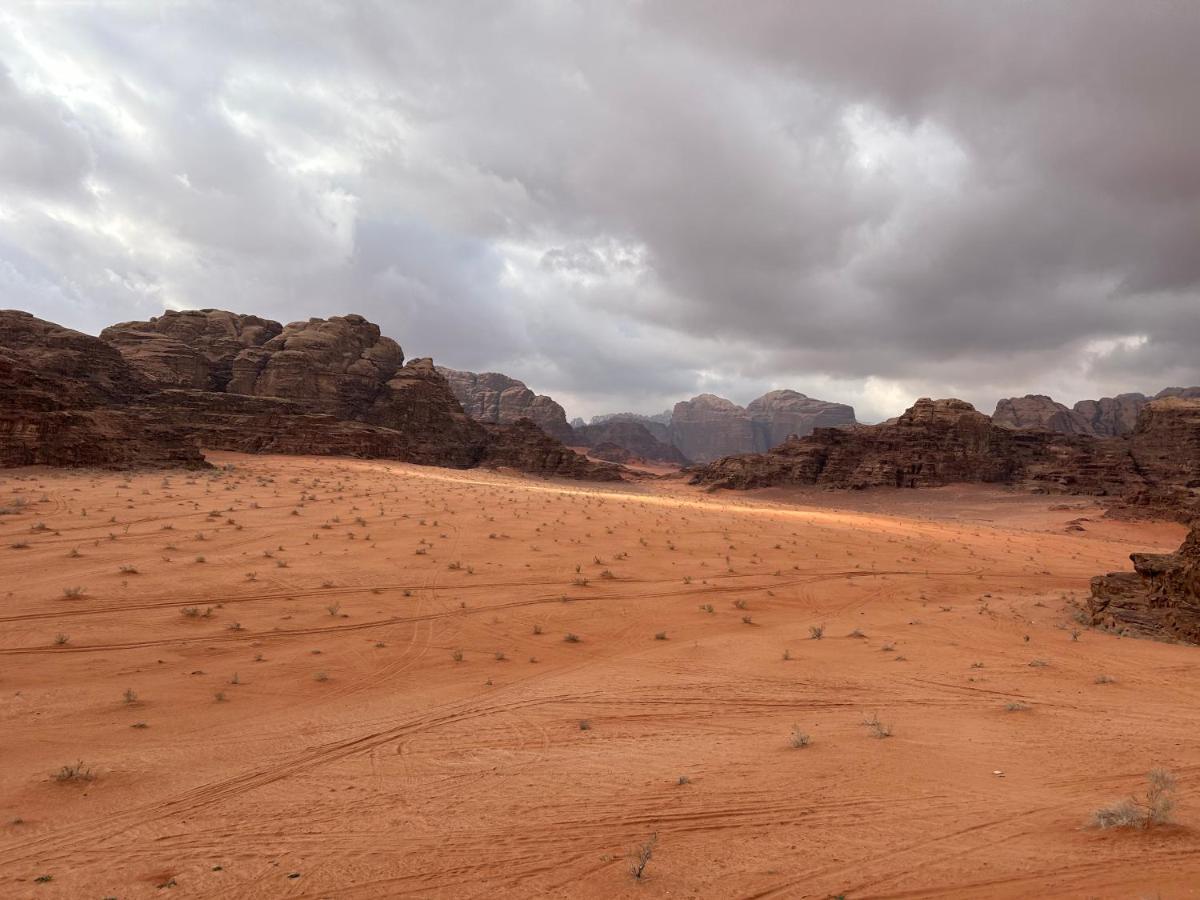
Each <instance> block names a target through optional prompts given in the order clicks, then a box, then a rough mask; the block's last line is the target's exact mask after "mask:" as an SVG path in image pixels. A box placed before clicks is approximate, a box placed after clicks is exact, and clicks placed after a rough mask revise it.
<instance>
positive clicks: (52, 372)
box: [0, 310, 205, 468]
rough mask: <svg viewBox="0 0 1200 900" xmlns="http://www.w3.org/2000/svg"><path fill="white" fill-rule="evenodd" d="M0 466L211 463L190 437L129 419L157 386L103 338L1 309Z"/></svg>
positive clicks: (118, 466)
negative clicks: (132, 407) (133, 405)
mask: <svg viewBox="0 0 1200 900" xmlns="http://www.w3.org/2000/svg"><path fill="white" fill-rule="evenodd" d="M0 386H2V388H0V466H27V465H50V466H100V467H107V468H132V467H138V466H187V467H192V468H199V467H202V466H203V465H205V463H204V457H203V456H202V455H201V453H200V451H199V450H198V449H197V447H196V446H195V444H194V442H193V441H191V440H189V439H188V437H187V435H186V434H185V433H184V432H181V431H179V430H178V429H173V428H171V427H169V426H167V425H164V424H163V423H161V422H155V421H143V420H141V419H139V418H138V417H136V416H132V415H130V414H129V413H128V412H127V411H126V410H125V408H124V407H125V404H127V403H129V402H131V401H133V400H136V399H138V398H141V397H145V396H147V395H148V394H150V393H151V392H152V390H153V389H152V386H151V385H150V384H149V383H148V382H147V381H146V380H145V379H144V378H142V377H141V376H140V375H139V374H138V373H137V372H135V371H134V370H133V369H132V368H131V367H130V366H129V364H128V363H127V362H126V361H125V359H124V358H123V357H122V356H121V355H120V354H119V353H117V352H116V351H115V350H114V349H113V348H112V347H110V346H109V345H108V344H106V343H104V342H103V341H101V340H99V339H98V338H94V337H91V336H89V335H86V334H81V333H80V332H78V331H72V330H71V329H69V328H63V327H62V326H60V325H55V324H54V323H52V322H46V321H43V320H41V319H38V318H35V317H34V316H32V315H30V314H29V313H26V312H19V311H16V310H5V311H0Z"/></svg>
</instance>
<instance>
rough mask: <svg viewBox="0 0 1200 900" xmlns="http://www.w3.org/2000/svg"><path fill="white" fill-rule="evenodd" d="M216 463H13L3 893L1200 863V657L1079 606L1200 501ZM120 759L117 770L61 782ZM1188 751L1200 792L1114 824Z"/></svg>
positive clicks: (760, 879)
mask: <svg viewBox="0 0 1200 900" xmlns="http://www.w3.org/2000/svg"><path fill="white" fill-rule="evenodd" d="M210 459H212V460H213V461H214V462H216V463H218V464H220V465H223V466H225V467H226V468H225V469H223V470H220V471H217V472H213V473H203V474H198V475H195V476H189V475H187V474H178V473H176V474H172V475H170V476H168V477H166V478H164V476H163V475H162V474H161V473H146V474H136V475H133V476H132V477H129V478H126V477H125V476H123V475H114V474H97V473H92V472H61V471H48V470H23V471H17V472H8V473H4V474H3V475H2V476H0V506H5V505H7V504H9V503H11V501H12V500H13V498H15V497H23V498H25V499H26V500H27V501H28V505H27V506H26V507H25V509H24V510H23V511H20V512H19V513H17V514H15V515H6V516H2V517H0V576H2V583H0V599H2V600H3V606H2V607H0V715H2V717H3V719H2V726H3V727H2V731H0V759H2V760H3V765H2V766H0V895H3V896H5V897H46V898H52V897H64V898H65V897H69V898H97V900H98V898H101V897H120V898H122V900H124V898H133V897H152V896H153V897H162V896H171V897H217V896H220V897H262V898H275V897H309V898H322V897H337V898H357V897H394V896H414V897H481V898H482V897H488V898H492V897H496V896H514V897H531V896H537V895H549V896H560V897H566V896H585V897H666V896H671V897H745V898H750V897H826V896H829V895H833V894H839V893H844V894H845V895H846V896H847V897H852V898H865V897H901V896H903V897H916V896H922V897H923V896H940V897H955V898H958V897H985V896H986V897H991V896H1006V897H1028V896H1040V897H1046V896H1069V897H1136V896H1143V895H1153V894H1155V893H1158V894H1159V895H1161V896H1163V897H1180V896H1190V895H1191V892H1193V891H1194V887H1193V886H1194V885H1197V884H1200V842H1198V841H1197V838H1196V830H1195V829H1196V828H1197V826H1200V743H1198V742H1197V740H1196V734H1197V724H1198V721H1200V720H1198V718H1197V712H1196V711H1197V709H1198V708H1200V680H1198V679H1197V677H1196V675H1197V672H1198V671H1200V649H1198V648H1195V647H1185V646H1175V645H1169V644H1165V643H1157V642H1153V641H1148V640H1133V639H1123V638H1119V637H1116V636H1113V635H1108V634H1101V633H1096V632H1091V631H1084V632H1083V633H1081V634H1079V635H1078V640H1073V639H1072V634H1071V631H1072V629H1073V628H1074V627H1075V625H1074V622H1073V619H1072V615H1071V613H1072V610H1071V599H1072V598H1081V597H1082V596H1084V595H1085V593H1086V590H1087V583H1088V579H1089V578H1090V577H1091V576H1092V575H1094V574H1096V573H1100V572H1105V571H1108V570H1112V569H1118V568H1123V567H1125V566H1126V565H1127V560H1126V556H1127V554H1128V553H1129V552H1130V551H1131V550H1134V549H1164V550H1165V549H1171V548H1174V547H1175V546H1176V545H1177V544H1178V543H1179V541H1180V539H1181V537H1182V535H1183V529H1182V528H1181V527H1179V526H1173V525H1166V524H1162V525H1146V524H1136V525H1134V524H1125V523H1118V522H1111V521H1107V520H1102V519H1100V518H1099V512H1098V510H1097V509H1096V508H1095V507H1092V506H1090V505H1088V504H1086V503H1085V504H1084V506H1085V507H1086V508H1083V509H1080V508H1073V509H1066V510H1063V509H1059V510H1051V509H1050V507H1051V506H1053V505H1056V504H1057V503H1062V502H1063V501H1062V499H1061V498H1047V497H1032V496H1020V495H1014V494H1000V493H990V492H987V491H982V490H965V489H962V490H949V489H947V490H941V491H929V492H907V493H904V494H888V493H886V492H885V493H871V494H862V495H848V494H828V493H815V494H785V493H782V492H775V493H773V494H757V495H755V494H750V495H746V494H724V493H721V494H704V493H701V492H699V491H696V490H695V489H692V488H688V487H686V486H683V485H682V484H680V483H679V482H648V483H645V484H641V485H636V486H628V487H622V486H617V487H601V488H595V487H589V486H582V485H578V484H561V483H556V482H546V481H536V480H530V479H525V478H520V477H510V476H505V475H496V474H490V473H484V472H478V471H476V472H453V471H448V470H442V469H428V468H420V467H414V466H405V465H398V464H390V463H385V462H380V461H349V460H329V459H311V458H285V457H268V456H260V457H253V456H241V455H237V454H224V453H214V454H211V455H210ZM1067 502H1068V505H1070V504H1071V503H1072V502H1074V503H1075V505H1078V502H1077V501H1067ZM839 507H840V508H839ZM85 510H86V515H85V514H84V511H85ZM1080 517H1084V518H1086V519H1087V521H1085V522H1084V523H1083V525H1084V528H1085V529H1086V530H1085V531H1083V532H1082V533H1067V532H1066V531H1065V530H1064V529H1065V526H1066V524H1067V523H1068V522H1069V521H1071V520H1073V519H1077V518H1080ZM38 523H43V524H44V526H45V528H44V529H42V528H41V527H40V526H39V525H38ZM21 544H27V545H28V546H20V545H21ZM12 545H17V546H16V547H13V546H12ZM73 548H75V549H77V551H78V556H72V555H70V552H71V551H72V549H73ZM200 558H203V560H204V561H203V562H200V561H198V560H199V559H200ZM122 566H131V567H133V568H134V569H135V570H136V573H135V572H132V571H126V572H122V571H120V568H121V567H122ZM76 587H78V588H82V589H83V593H82V595H81V596H78V597H76V598H69V597H67V596H66V594H65V592H64V589H70V588H76ZM735 603H741V604H744V606H745V608H744V609H743V608H740V606H735ZM708 604H711V608H712V611H711V612H708V611H705V610H704V609H703V608H702V607H704V606H705V605H708ZM189 607H195V608H196V612H197V615H195V616H194V617H191V616H188V615H186V614H184V612H183V611H184V610H185V609H187V608H189ZM209 607H211V608H212V610H211V614H210V615H208V616H205V615H204V611H205V610H206V609H207V608H209ZM744 617H749V618H748V622H744V621H743V618H744ZM822 624H823V625H824V627H825V630H824V638H823V639H822V640H814V639H811V638H810V634H809V626H811V625H822ZM535 629H540V631H541V633H540V634H538V633H535ZM856 629H858V630H859V631H860V632H861V633H862V634H863V636H861V637H859V636H850V635H851V633H852V632H854V631H855V630H856ZM658 632H665V633H666V634H665V636H666V640H656V639H655V635H656V633H658ZM59 634H61V635H63V636H65V638H66V643H64V644H61V645H56V643H55V641H56V635H59ZM567 634H574V635H577V636H578V637H579V638H580V640H579V641H578V642H572V641H568V640H565V639H564V636H565V635H567ZM456 651H461V655H462V659H461V661H455V659H454V655H455V653H456ZM785 651H788V652H789V653H790V657H791V658H790V659H787V660H785V659H784V658H783V657H784V652H785ZM1034 660H1045V661H1046V663H1047V665H1044V666H1031V665H1030V663H1031V662H1033V661H1034ZM1102 673H1103V674H1106V675H1109V676H1111V677H1112V678H1114V679H1116V680H1115V682H1114V683H1110V684H1097V683H1096V682H1095V679H1096V677H1097V676H1098V675H1100V674H1102ZM127 689H131V690H132V691H133V692H134V693H135V694H136V698H134V699H133V700H132V702H127V701H126V700H125V699H124V698H123V694H124V692H125V691H126V690H127ZM218 694H220V695H221V696H222V697H223V698H224V699H222V700H219V699H217V696H218ZM1014 699H1016V700H1020V701H1022V702H1024V703H1026V704H1028V705H1029V707H1030V708H1029V709H1028V710H1025V711H1018V712H1010V711H1006V709H1005V704H1006V703H1008V702H1009V701H1011V700H1014ZM873 714H877V715H878V717H879V719H880V720H881V721H882V722H884V723H886V724H890V726H891V728H892V735H891V737H887V738H876V737H872V736H871V734H870V731H869V729H868V728H866V727H864V725H863V724H862V722H863V720H864V718H865V717H868V716H871V715H873ZM585 720H586V722H587V723H590V728H587V729H583V728H581V722H582V721H585ZM138 723H144V726H145V727H132V726H135V725H136V724H138ZM794 725H795V726H799V728H800V729H801V730H802V731H804V732H807V733H808V734H809V735H810V736H811V744H810V745H809V746H808V747H806V748H804V749H794V748H792V747H791V746H790V742H789V739H790V735H791V733H792V730H793V726H794ZM78 760H82V761H83V762H84V764H85V766H90V767H91V768H92V772H93V774H94V776H95V777H94V779H93V780H90V781H78V782H66V783H63V782H59V781H56V780H55V779H54V778H53V777H52V774H53V773H54V772H55V771H56V770H58V769H59V768H60V767H61V766H63V765H64V764H68V763H75V762H76V761H78ZM1154 766H1163V767H1166V768H1169V769H1171V770H1172V771H1174V772H1175V773H1176V774H1177V775H1178V777H1179V779H1180V800H1181V803H1180V808H1179V810H1178V814H1177V821H1178V824H1177V825H1173V826H1166V827H1162V828H1157V829H1153V830H1151V831H1148V832H1130V831H1106V832H1100V831H1096V830H1094V829H1091V828H1088V827H1086V826H1087V820H1088V818H1089V815H1090V813H1091V812H1092V811H1093V810H1094V809H1096V808H1097V807H1098V806H1100V805H1102V804H1105V803H1108V802H1111V801H1113V800H1118V799H1120V798H1121V797H1122V796H1124V795H1125V794H1127V793H1128V792H1131V791H1133V790H1135V789H1137V788H1138V787H1139V785H1140V783H1141V780H1142V777H1143V775H1144V773H1145V772H1146V771H1147V770H1148V769H1150V768H1151V767H1154ZM995 770H1000V771H1002V772H1003V777H1000V776H997V775H996V774H994V771H995ZM680 776H687V777H688V779H690V783H684V784H680V783H679V781H680ZM655 832H656V833H657V835H658V840H657V845H656V847H655V851H654V856H653V859H652V860H651V861H650V863H649V864H648V865H647V867H646V872H645V879H644V880H643V881H642V882H641V883H637V882H635V881H634V880H633V879H632V878H631V876H630V875H629V871H628V869H629V854H630V851H631V849H632V848H634V847H635V846H636V845H638V844H639V843H641V842H643V841H645V840H646V839H647V838H648V837H649V836H650V835H651V834H652V833H655ZM293 875H296V876H298V877H290V876H293ZM39 876H51V877H52V880H50V881H43V882H40V883H39V882H36V881H35V879H36V878H38V877H39ZM164 886H169V888H168V887H164Z"/></svg>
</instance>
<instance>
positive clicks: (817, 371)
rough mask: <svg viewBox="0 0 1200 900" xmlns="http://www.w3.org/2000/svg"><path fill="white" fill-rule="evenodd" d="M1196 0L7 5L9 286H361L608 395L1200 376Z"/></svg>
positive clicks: (523, 369) (64, 296)
mask: <svg viewBox="0 0 1200 900" xmlns="http://www.w3.org/2000/svg"><path fill="white" fill-rule="evenodd" d="M1197 46H1200V8H1198V7H1196V6H1195V5H1193V4H1186V3H1167V2H1161V3H1159V2H1150V3H1138V4H1131V3H1127V2H1121V0H1097V2H1092V3H1077V4H1063V3H1058V4H1031V3H1025V2H1015V0H1013V2H998V3H986V4H984V3H974V4H971V3H950V2H917V0H903V2H897V3H886V4H881V3H869V4H868V3H862V4H853V3H844V2H809V3H803V4H797V3H792V2H784V0H760V2H755V3H748V4H733V3H728V2H724V0H686V2H685V0H678V2H674V0H659V2H656V0H643V2H636V0H629V2H609V0H604V2H601V0H595V2H578V3H569V2H564V3H555V4H547V3H540V2H532V0H531V2H514V3H468V2H446V3H436V4H430V3H415V2H414V3H402V2H377V3H369V2H362V3H349V2H347V3H336V2H315V0H314V2H286V3H285V2H268V3H261V4H214V3H207V2H198V0H197V2H146V3H137V2H122V3H104V2H96V3H90V4H89V3H63V4H32V3H31V4H12V5H9V6H7V7H5V8H3V9H0V294H2V297H0V305H6V306H19V307H23V308H26V309H29V310H31V311H33V312H35V313H36V314H39V315H43V316H45V317H47V318H51V319H54V320H57V321H60V322H62V323H64V324H67V325H71V326H73V327H77V328H81V329H83V330H87V331H92V332H95V331H97V330H98V329H99V328H101V327H103V326H104V325H105V324H108V323H110V322H114V321H119V320H124V319H130V318H143V317H146V316H149V315H155V314H157V313H159V312H160V311H161V310H162V309H163V308H165V307H169V308H182V307H199V306H217V307H224V308H231V309H236V310H242V311H252V312H256V313H259V314H261V315H267V316H271V317H274V318H278V319H281V320H284V321H287V320H291V319H295V318H300V317H304V316H310V315H321V316H324V315H332V314H337V313H343V312H349V311H356V312H361V313H363V314H364V315H367V316H369V317H371V318H373V319H374V320H376V321H378V322H379V323H380V324H381V326H382V327H383V328H384V329H385V331H386V332H387V333H389V334H391V335H392V336H394V337H395V338H396V339H397V340H399V341H400V342H401V344H402V346H403V347H404V349H405V352H406V353H407V354H408V355H410V356H417V355H419V356H423V355H433V356H434V357H435V358H436V359H438V361H439V362H443V363H445V364H447V365H451V366H456V367H460V368H472V369H494V370H499V371H504V372H507V373H509V374H511V375H514V376H516V377H520V378H523V379H524V380H525V381H527V382H528V383H529V384H530V385H531V386H532V387H534V388H535V389H537V390H539V391H542V392H546V393H550V394H552V395H554V396H555V397H556V398H558V399H559V400H560V401H561V402H563V403H564V405H565V406H567V409H568V412H569V413H570V414H572V415H574V414H577V413H578V414H584V415H588V414H592V413H597V412H604V411H610V410H616V409H633V410H638V411H642V412H655V411H658V410H660V409H662V408H664V407H665V406H668V405H669V404H670V403H671V402H673V401H674V400H676V399H680V398H682V397H684V396H689V395H691V394H693V393H697V392H699V391H702V390H705V391H713V392H715V393H722V394H726V395H727V396H730V397H731V398H732V399H735V400H738V401H740V402H745V401H746V400H748V399H750V398H751V397H753V396H755V395H756V394H758V393H761V392H763V391H765V390H768V389H770V388H774V387H793V388H796V389H798V390H802V391H805V392H806V393H809V394H812V395H814V396H821V397H825V398H827V399H833V400H842V401H846V402H851V403H853V404H854V405H855V406H856V407H857V408H858V410H859V412H860V415H861V416H862V417H863V418H864V419H868V420H870V419H873V418H882V417H886V416H889V415H893V414H895V413H896V412H898V411H899V409H901V408H903V407H904V406H905V405H907V404H908V402H909V401H910V400H911V399H912V398H913V397H915V396H919V395H922V394H932V395H937V396H947V395H955V396H961V397H963V398H965V399H968V400H971V401H972V402H975V403H976V404H977V405H979V406H980V407H982V408H984V409H985V410H988V411H990V405H991V404H992V403H994V402H995V399H996V398H997V397H999V396H1004V395H1008V394H1021V393H1026V392H1040V393H1050V394H1052V395H1055V396H1056V397H1057V398H1058V399H1061V400H1064V401H1066V402H1072V401H1074V400H1076V399H1079V398H1081V397H1087V396H1101V395H1104V394H1113V393H1118V392H1121V391H1127V390H1142V391H1150V392H1152V391H1155V390H1157V389H1158V388H1160V387H1162V386H1165V385H1167V384H1177V383H1189V384H1192V383H1196V382H1197V381H1200V365H1198V363H1197V362H1196V354H1195V347H1196V346H1197V345H1198V343H1200V253H1198V252H1197V239H1198V238H1200V166H1197V164H1196V160H1197V159H1200V115H1197V114H1196V113H1197V108H1196V100H1195V85H1196V84H1200V54H1197V53H1196V52H1195V48H1196V47H1197Z"/></svg>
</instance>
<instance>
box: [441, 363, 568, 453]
mask: <svg viewBox="0 0 1200 900" xmlns="http://www.w3.org/2000/svg"><path fill="white" fill-rule="evenodd" d="M437 370H438V373H439V374H441V375H442V377H444V378H445V379H446V381H447V382H449V384H450V389H451V390H452V391H453V392H454V396H455V397H456V398H457V399H458V402H459V403H460V404H462V408H463V410H464V411H465V412H466V414H467V415H468V416H470V417H471V418H472V419H474V420H475V421H476V422H485V423H488V424H494V425H511V424H513V423H514V422H516V421H518V420H519V419H529V420H531V421H532V422H533V423H534V424H535V425H537V426H538V427H539V428H541V429H542V431H544V432H546V434H548V435H550V436H551V437H554V438H558V439H559V440H560V441H562V442H563V443H564V444H570V443H573V442H574V440H575V434H574V431H573V430H572V428H571V426H570V425H569V424H567V414H566V412H564V411H563V408H562V407H561V406H559V405H558V404H557V403H555V402H554V400H552V399H551V398H550V397H547V396H545V395H543V394H535V393H534V392H533V391H531V390H530V389H529V388H528V387H526V386H525V383H524V382H522V381H517V380H516V379H515V378H509V377H508V376H507V375H501V374H500V373H498V372H484V373H482V374H478V373H475V372H463V371H459V370H457V369H447V368H444V367H442V366H438V369H437Z"/></svg>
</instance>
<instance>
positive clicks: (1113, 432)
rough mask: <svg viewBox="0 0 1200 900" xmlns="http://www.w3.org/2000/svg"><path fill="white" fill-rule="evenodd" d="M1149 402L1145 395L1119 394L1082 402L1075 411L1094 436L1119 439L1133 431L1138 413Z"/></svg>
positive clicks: (1076, 405)
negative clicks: (1120, 436)
mask: <svg viewBox="0 0 1200 900" xmlns="http://www.w3.org/2000/svg"><path fill="white" fill-rule="evenodd" d="M1147 402H1148V401H1147V399H1146V396H1145V395H1144V394H1117V396H1115V397H1101V398H1100V399H1099V400H1080V401H1079V402H1078V403H1076V404H1075V410H1074V411H1075V412H1076V413H1077V414H1078V415H1080V416H1082V417H1083V419H1084V420H1085V421H1086V422H1087V423H1088V427H1089V428H1091V430H1092V434H1095V435H1099V436H1101V437H1117V436H1119V435H1123V434H1129V433H1130V432H1131V431H1133V428H1134V426H1135V425H1136V424H1137V417H1138V413H1140V412H1141V411H1142V407H1143V406H1145V405H1146V403H1147Z"/></svg>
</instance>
